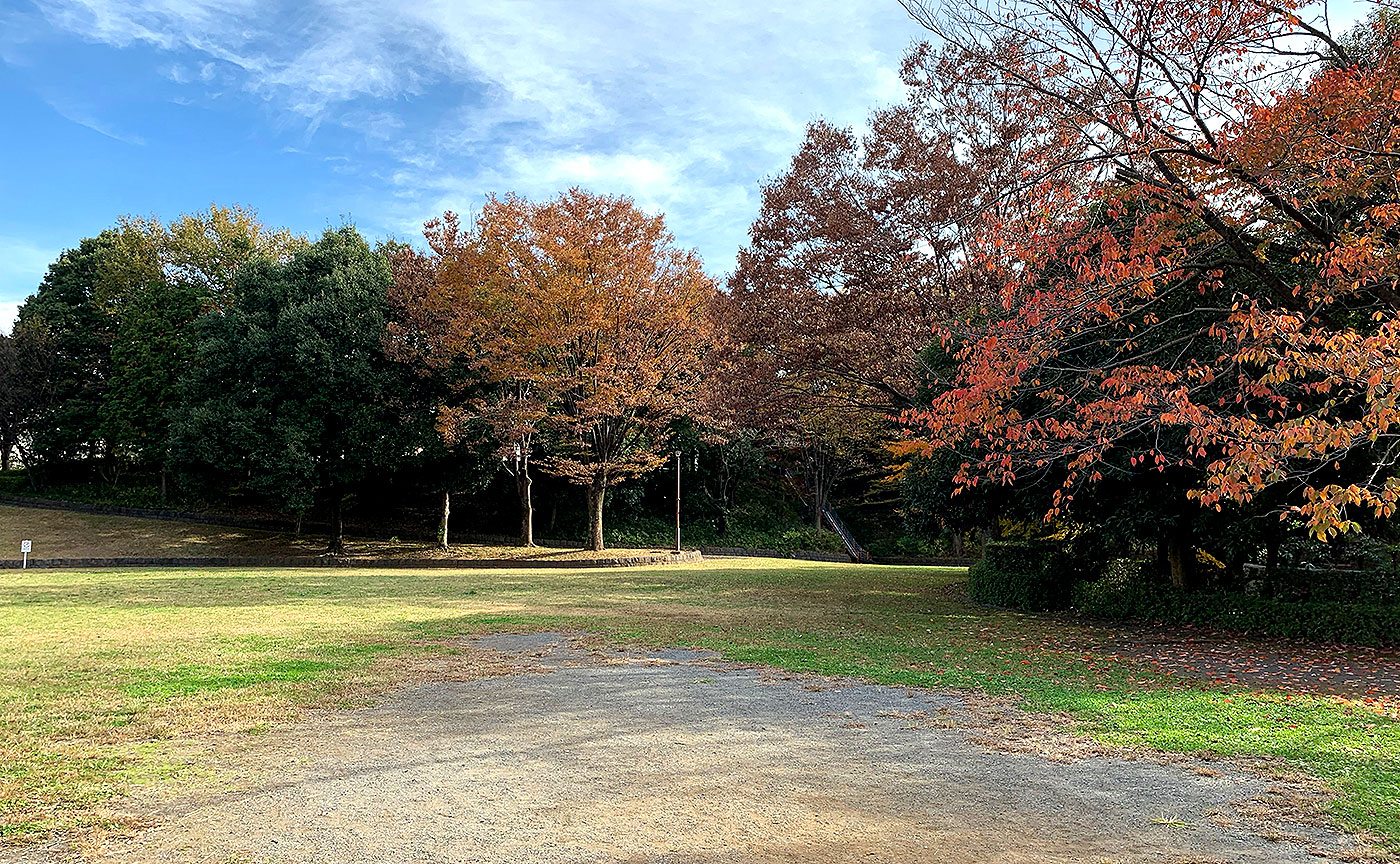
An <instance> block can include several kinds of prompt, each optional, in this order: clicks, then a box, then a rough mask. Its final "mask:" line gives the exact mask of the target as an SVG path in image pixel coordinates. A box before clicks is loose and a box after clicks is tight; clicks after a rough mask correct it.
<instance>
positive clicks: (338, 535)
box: [326, 489, 345, 555]
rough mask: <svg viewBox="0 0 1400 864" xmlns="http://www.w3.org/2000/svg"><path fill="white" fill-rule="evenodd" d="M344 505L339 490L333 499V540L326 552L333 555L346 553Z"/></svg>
mask: <svg viewBox="0 0 1400 864" xmlns="http://www.w3.org/2000/svg"><path fill="white" fill-rule="evenodd" d="M343 504H344V500H343V496H342V495H341V494H340V490H339V489H337V490H336V492H335V495H334V496H333V497H332V498H331V540H330V543H329V544H327V546H326V551H327V552H328V553H330V554H331V555H343V554H344V553H345V523H344V520H343V519H342V510H343V509H344V508H343Z"/></svg>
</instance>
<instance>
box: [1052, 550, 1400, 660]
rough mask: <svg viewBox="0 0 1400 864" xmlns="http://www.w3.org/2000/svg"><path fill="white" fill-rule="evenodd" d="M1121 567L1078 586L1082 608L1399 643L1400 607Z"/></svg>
mask: <svg viewBox="0 0 1400 864" xmlns="http://www.w3.org/2000/svg"><path fill="white" fill-rule="evenodd" d="M1141 571H1142V568H1141V567H1140V566H1139V567H1123V568H1120V569H1119V570H1118V572H1115V573H1111V574H1106V575H1105V577H1104V578H1102V579H1099V580H1098V581H1095V582H1089V583H1082V584H1080V585H1077V586H1076V587H1075V590H1074V594H1073V600H1074V606H1075V608H1076V609H1078V610H1079V611H1081V612H1083V613H1085V614H1087V615H1094V616H1096V617H1100V618H1109V619H1114V620H1124V619H1140V620H1146V621H1160V622H1164V623H1169V624H1199V625H1205V626H1210V627H1219V628H1221V629H1225V630H1234V631H1238V632H1241V633H1251V634H1256V635H1265V636H1287V637H1293V638H1299V639H1311V640H1314V641H1319V642H1346V643H1350V644H1354V645H1374V646H1397V645H1400V605H1384V604H1365V603H1345V602H1339V601H1335V600H1306V601H1292V600H1278V599H1275V598H1272V597H1262V596H1258V595H1250V594H1240V593H1224V592H1216V591H1211V592H1186V591H1179V590H1177V589H1175V588H1173V587H1171V586H1170V585H1168V584H1166V583H1165V582H1160V581H1154V580H1150V579H1147V578H1144V574H1143V573H1142V572H1141Z"/></svg>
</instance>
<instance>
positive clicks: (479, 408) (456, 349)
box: [421, 189, 716, 550]
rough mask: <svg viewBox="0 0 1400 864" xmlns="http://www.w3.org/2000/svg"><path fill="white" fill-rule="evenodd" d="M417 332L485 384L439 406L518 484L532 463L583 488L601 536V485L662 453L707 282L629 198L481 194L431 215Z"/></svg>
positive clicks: (649, 465) (695, 341) (698, 376)
mask: <svg viewBox="0 0 1400 864" xmlns="http://www.w3.org/2000/svg"><path fill="white" fill-rule="evenodd" d="M425 233H426V236H427V239H428V243H429V246H430V247H431V248H432V254H431V255H429V256H427V258H426V264H425V266H426V267H427V268H428V269H429V270H430V271H431V273H432V278H431V280H430V284H431V287H430V288H429V289H428V290H427V291H425V292H423V298H424V299H423V303H422V304H421V308H422V313H421V314H422V317H423V318H424V319H425V322H426V323H425V325H424V327H423V328H422V329H423V330H424V332H426V333H429V334H431V335H430V336H429V338H430V340H431V341H432V342H433V343H434V345H435V350H436V351H437V353H438V355H439V356H440V357H441V358H443V359H442V360H441V361H440V362H456V363H461V364H465V365H466V366H468V367H470V368H471V369H473V370H476V372H477V373H478V374H479V375H480V377H481V380H482V381H483V382H484V383H485V384H486V385H487V389H486V391H485V394H486V395H484V396H480V397H477V398H473V399H472V400H470V401H469V402H467V403H466V404H465V405H464V406H462V407H461V408H460V409H457V410H453V411H449V412H445V417H446V422H445V431H448V434H450V428H451V427H460V426H461V424H462V423H463V422H466V421H469V420H471V419H480V420H482V421H483V422H484V423H485V425H486V426H487V427H488V428H489V429H490V430H491V431H492V433H493V436H494V439H495V440H496V442H497V444H498V446H499V448H500V453H501V456H502V458H503V461H504V462H505V463H506V465H507V469H508V470H511V471H512V473H513V474H515V476H516V480H517V489H518V490H519V492H520V495H521V507H522V537H523V538H524V539H525V540H526V542H529V540H530V536H531V535H530V522H529V513H530V511H531V504H530V498H529V495H530V491H529V490H530V479H529V468H530V465H531V463H532V460H533V458H534V454H535V444H536V441H537V439H538V438H539V437H540V436H541V435H543V436H544V437H546V438H547V439H548V442H549V449H548V457H547V458H544V459H541V460H540V467H541V468H543V469H544V470H545V471H548V472H549V473H551V474H554V475H556V476H559V477H563V478H565V479H567V480H569V481H570V482H572V483H575V484H578V485H580V486H583V487H584V488H585V490H586V491H587V495H588V511H589V514H588V515H589V518H588V524H589V531H588V545H589V548H591V549H595V550H600V549H602V548H603V501H604V496H605V494H606V492H607V490H608V489H609V488H610V487H612V486H614V485H616V484H617V483H620V482H622V481H624V480H627V479H629V478H633V477H637V476H639V475H641V474H644V473H646V472H648V471H651V470H653V469H655V468H657V467H659V466H660V465H662V464H664V463H665V461H666V459H667V456H668V455H669V452H670V451H669V447H668V443H669V427H670V425H671V423H672V421H674V420H676V419H678V418H680V417H685V416H694V415H695V414H696V413H697V411H698V405H699V398H698V396H699V389H700V387H701V386H702V385H703V383H704V374H703V373H704V370H705V364H706V356H707V353H708V351H709V349H710V347H711V346H712V345H713V343H714V328H713V326H712V324H711V320H712V318H711V314H710V312H711V309H710V307H711V305H712V303H713V302H714V299H715V295H716V289H715V284H714V282H713V280H711V279H710V278H709V277H708V276H706V275H705V272H704V270H703V268H702V266H701V263H700V260H699V258H698V257H697V256H696V255H695V254H694V253H693V252H688V251H683V250H681V249H679V248H677V247H676V245H675V243H674V240H673V238H672V237H671V235H670V234H669V233H668V232H667V231H666V227H665V222H664V220H663V218H662V217H661V216H650V215H647V214H645V213H643V212H641V210H639V209H638V208H637V206H636V205H635V204H634V203H633V202H632V201H631V200H630V199H628V198H624V197H611V196H605V195H595V194H591V193H588V192H585V191H582V190H579V189H572V190H570V191H568V192H566V193H564V194H563V195H560V196H559V197H558V198H555V199H553V200H550V201H547V202H542V203H537V202H530V201H526V200H524V199H522V198H518V197H516V196H507V197H505V198H495V197H492V198H490V199H488V200H487V202H486V204H485V206H483V207H482V210H481V213H480V215H479V216H478V217H477V219H476V220H475V223H474V224H473V225H472V226H471V228H470V229H469V230H468V229H464V228H463V227H462V226H461V224H460V222H459V220H458V219H457V217H456V216H455V215H453V214H451V213H448V214H446V215H445V216H444V217H443V218H442V219H440V220H436V221H434V222H432V223H429V225H428V227H427V230H426V232H425Z"/></svg>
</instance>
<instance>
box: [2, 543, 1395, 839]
mask: <svg viewBox="0 0 1400 864" xmlns="http://www.w3.org/2000/svg"><path fill="white" fill-rule="evenodd" d="M0 578H3V580H4V582H3V584H0V644H3V645H4V646H5V650H4V651H3V652H0V837H8V838H11V839H24V838H31V837H35V836H40V835H42V834H44V833H46V832H49V831H51V830H55V829H67V828H74V827H80V826H83V825H93V824H97V823H100V822H101V821H102V820H103V819H104V818H107V817H106V816H104V812H103V802H104V801H106V800H108V799H109V798H110V797H111V796H113V795H115V794H119V793H120V792H122V791H123V790H125V789H129V788H132V787H134V786H140V785H141V784H148V783H161V782H167V781H169V780H171V779H179V780H180V781H181V782H185V783H198V782H201V779H202V777H203V775H202V774H200V773H199V772H198V771H197V770H196V769H194V768H191V767H190V765H191V764H194V760H192V756H193V755H194V754H197V753H199V752H201V751H207V750H208V749H209V747H210V746H212V743H211V742H212V741H213V740H215V739H216V738H217V736H246V735H257V734H260V733H263V732H266V731H267V730H268V729H269V728H270V727H271V725H272V724H275V723H279V722H283V721H290V720H294V719H295V717H296V716H297V712H298V711H299V710H300V709H301V708H304V707H305V706H308V705H341V704H347V705H348V704H362V703H363V700H364V697H365V694H366V693H369V692H372V691H373V689H374V688H375V687H381V686H384V685H385V684H387V683H390V682H392V680H394V678H395V677H396V676H397V675H401V674H403V669H404V668H405V666H406V665H409V664H411V662H412V661H414V660H415V659H416V658H418V657H420V656H422V655H424V654H442V653H444V652H451V651H452V650H453V640H454V639H456V638H457V637H460V636H462V635H464V634H472V633H480V632H484V631H491V630H526V629H546V628H578V629H588V630H594V631H598V632H600V633H603V634H606V635H607V636H609V637H610V638H614V639H618V640H623V641H633V642H642V643H647V644H681V643H683V644H689V645H695V646H700V647H708V648H713V649H717V650H719V651H722V652H723V653H724V654H725V656H727V657H728V658H730V659H733V660H738V661H745V662H755V663H765V664H771V665H774V666H779V667H783V668H787V669H791V670H796V671H810V672H818V673H829V674H840V675H859V676H864V677H866V678H869V679H871V680H874V681H877V682H882V683H890V684H904V685H914V686H923V687H954V688H969V689H978V690H984V691H987V692H989V693H993V694H1011V695H1014V696H1017V697H1019V698H1020V699H1021V701H1022V702H1023V703H1024V705H1025V706H1026V707H1028V708H1031V709H1035V710H1044V711H1056V712H1067V713H1069V714H1070V715H1072V717H1073V718H1075V720H1076V721H1077V722H1078V724H1079V730H1080V731H1082V732H1083V733H1084V734H1086V735H1090V736H1093V737H1095V738H1097V739H1099V740H1101V741H1104V742H1108V743H1112V744H1124V745H1135V746H1147V747H1154V748H1158V749H1162V750H1167V751H1175V752H1187V753H1195V752H1198V751H1212V752H1214V753H1217V754H1221V755H1230V754H1240V755H1249V756H1266V757H1277V758H1281V759H1284V760H1287V761H1289V762H1290V763H1292V764H1293V765H1295V766H1296V767H1298V768H1301V769H1302V770H1304V771H1306V772H1308V773H1310V774H1312V775H1314V776H1317V777H1320V778H1322V779H1324V780H1325V781H1327V783H1328V784H1329V785H1330V786H1331V788H1332V789H1333V790H1335V792H1336V793H1337V794H1336V799H1335V802H1334V804H1333V805H1332V806H1333V808H1334V811H1335V816H1336V817H1337V818H1338V820H1339V821H1340V822H1341V823H1342V824H1344V825H1346V826H1348V827H1350V828H1353V829H1364V830H1367V831H1370V832H1371V833H1373V834H1375V835H1377V836H1379V837H1380V838H1382V840H1383V842H1385V843H1386V844H1387V845H1389V846H1390V847H1391V848H1393V849H1397V850H1400V722H1397V721H1395V720H1393V719H1389V718H1387V717H1384V716H1382V715H1380V714H1377V713H1374V712H1372V711H1369V710H1367V708H1366V707H1365V706H1364V705H1357V704H1352V703H1343V702H1341V701H1340V700H1336V699H1328V698H1318V697H1309V696H1296V695H1295V696H1289V697H1285V696H1283V695H1280V694H1277V693H1256V692H1250V691H1247V690H1242V689H1238V688H1227V687H1217V686H1207V685H1202V684H1199V683H1195V682H1183V681H1181V680H1178V679H1177V678H1174V677H1167V676H1163V675H1159V674H1157V673H1156V672H1154V671H1151V670H1149V669H1146V668H1143V667H1141V666H1138V665H1136V664H1131V663H1125V662H1123V661H1115V660H1113V659H1111V658H1108V657H1104V656H1100V655H1097V654H1092V653H1086V652H1084V651H1083V650H1081V649H1077V648H1075V647H1074V646H1075V645H1077V644H1080V643H1081V642H1082V641H1083V640H1082V638H1081V637H1082V636H1084V635H1085V634H1084V633H1083V632H1082V631H1081V629H1080V627H1079V626H1078V625H1074V624H1067V623H1065V622H1063V621H1055V620H1052V619H1046V618H1038V617H1033V616H1024V615H1018V614H1015V613H1009V612H998V611H990V610H987V609H983V608H980V607H977V606H974V605H971V604H969V603H968V602H967V601H965V600H963V599H961V597H960V595H959V592H958V591H957V590H956V589H955V588H954V587H952V586H953V583H955V582H957V581H959V580H961V579H962V578H963V571H961V570H958V569H951V568H929V567H905V568H899V567H870V566H854V565H840V564H813V563H809V562H790V561H773V560H733V561H724V560H717V561H710V562H706V563H704V564H701V565H696V566H690V567H685V568H681V567H655V568H636V569H595V570H553V571H537V572H531V571H529V570H525V569H522V570H480V571H427V572H424V573H418V574H415V573H410V572H405V571H373V570H324V569H314V570H311V569H308V570H268V571H242V570H234V569H227V570H212V571H178V570H159V571H155V570H152V571H137V570H121V571H89V572H53V571H42V570H30V571H27V572H24V573H20V572H18V571H10V572H5V573H3V574H0Z"/></svg>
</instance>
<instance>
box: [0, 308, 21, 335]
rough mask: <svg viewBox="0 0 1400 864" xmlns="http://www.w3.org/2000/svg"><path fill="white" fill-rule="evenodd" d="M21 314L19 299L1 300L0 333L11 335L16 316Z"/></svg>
mask: <svg viewBox="0 0 1400 864" xmlns="http://www.w3.org/2000/svg"><path fill="white" fill-rule="evenodd" d="M18 315H19V301H18V300H0V333H4V334H5V335H7V336H8V335H9V334H10V331H11V330H12V329H14V326H15V318H16V316H18Z"/></svg>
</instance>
